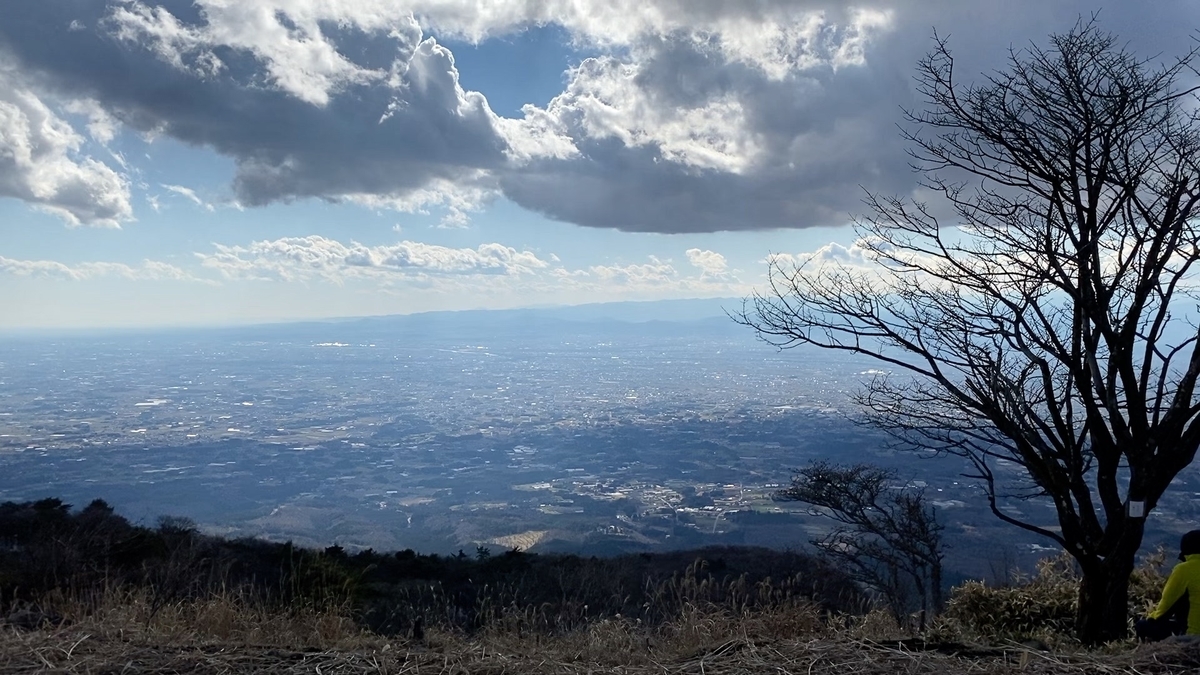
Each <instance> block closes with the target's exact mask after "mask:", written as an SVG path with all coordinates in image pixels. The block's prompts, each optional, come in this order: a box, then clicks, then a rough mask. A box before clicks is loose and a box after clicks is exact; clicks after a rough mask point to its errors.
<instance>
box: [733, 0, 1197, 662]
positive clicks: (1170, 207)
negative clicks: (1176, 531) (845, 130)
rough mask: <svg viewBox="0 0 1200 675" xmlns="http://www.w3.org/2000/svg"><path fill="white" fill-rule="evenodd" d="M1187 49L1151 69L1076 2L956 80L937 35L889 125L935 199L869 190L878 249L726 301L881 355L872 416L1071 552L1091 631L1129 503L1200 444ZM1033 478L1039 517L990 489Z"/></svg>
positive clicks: (784, 264) (822, 343)
mask: <svg viewBox="0 0 1200 675" xmlns="http://www.w3.org/2000/svg"><path fill="white" fill-rule="evenodd" d="M1195 56H1196V51H1195V50H1193V51H1192V52H1190V53H1188V54H1186V55H1184V56H1183V57H1182V58H1179V59H1177V60H1175V61H1172V62H1170V63H1167V64H1166V65H1155V64H1153V63H1151V62H1150V61H1147V60H1142V59H1139V58H1137V57H1135V56H1134V55H1132V54H1130V53H1129V52H1128V51H1127V50H1126V49H1125V48H1124V47H1122V46H1121V45H1120V44H1118V42H1117V39H1116V38H1115V37H1114V36H1112V35H1111V34H1108V33H1105V32H1103V31H1101V30H1099V29H1098V28H1097V27H1096V26H1095V24H1094V21H1092V22H1086V21H1081V22H1080V23H1079V24H1077V25H1076V26H1075V27H1074V28H1073V29H1072V30H1071V31H1069V32H1067V33H1065V34H1060V35H1053V36H1051V37H1050V41H1049V45H1048V46H1046V47H1039V46H1031V47H1030V48H1028V49H1025V50H1020V51H1012V52H1010V55H1009V61H1008V66H1007V68H1006V69H1005V70H1004V71H1002V72H998V73H994V74H992V75H990V76H986V77H984V78H983V79H982V80H981V81H980V82H979V83H976V84H962V83H960V82H959V81H958V80H957V79H956V73H955V72H954V59H953V58H952V56H951V53H950V51H949V49H948V48H947V45H946V43H945V41H944V40H941V39H938V38H936V37H935V47H934V49H933V51H932V52H931V53H930V54H929V55H928V56H927V57H926V58H924V59H923V60H922V61H921V62H920V63H919V65H918V68H917V75H916V80H917V83H918V90H919V92H920V93H921V95H922V96H923V97H924V99H925V106H924V108H923V109H920V110H913V111H906V116H907V119H908V121H909V123H910V125H911V126H910V127H909V130H908V131H906V132H904V133H905V137H906V138H907V140H908V141H909V142H910V143H911V149H910V154H911V156H912V160H913V167H914V169H915V170H917V171H918V172H919V173H920V176H921V179H922V180H921V183H922V186H923V188H925V191H926V193H928V194H930V195H932V197H933V199H935V200H936V201H933V202H926V201H916V200H913V199H907V198H901V197H886V196H879V195H874V194H871V195H868V197H867V200H866V203H867V205H868V207H869V212H868V214H867V215H865V216H862V217H860V218H859V219H857V220H856V225H857V228H858V232H859V235H860V239H859V245H860V246H861V247H863V249H864V251H865V253H866V256H867V258H868V259H870V260H871V261H872V262H873V265H871V266H870V267H861V266H860V267H853V266H850V265H848V264H820V263H819V261H817V260H815V259H814V260H809V261H807V262H804V261H800V262H795V261H788V260H785V259H784V258H781V257H777V258H775V259H774V260H773V262H772V263H771V265H770V285H769V288H768V290H766V291H765V292H762V293H758V294H756V295H754V296H753V297H752V298H749V299H748V300H747V301H746V304H745V305H744V306H743V308H742V311H741V313H740V315H739V316H737V317H735V319H736V320H738V321H740V322H741V323H744V324H747V325H749V326H751V327H753V328H754V329H756V331H757V332H758V335H759V336H760V337H761V338H763V339H764V340H766V341H767V342H770V343H772V344H774V345H776V346H778V347H781V348H784V347H792V346H796V345H816V346H818V347H824V348H828V349H834V350H843V351H847V352H853V353H856V354H861V355H865V356H868V357H871V358H873V359H876V360H877V361H879V362H882V363H884V364H887V365H888V367H889V368H890V369H891V371H892V375H890V376H883V377H878V378H876V379H875V380H874V381H872V382H870V383H869V384H867V385H866V387H865V389H864V390H863V391H862V392H861V393H860V396H859V398H860V401H861V403H862V404H863V405H864V406H865V410H866V411H867V414H868V418H869V420H870V421H871V422H872V423H874V424H876V425H878V426H879V427H880V428H882V429H884V430H887V431H888V432H890V433H891V434H892V435H893V436H894V438H895V439H896V440H897V441H898V442H900V443H902V444H907V445H909V446H911V447H920V448H927V449H932V450H935V451H938V452H941V453H946V454H950V455H958V456H961V457H964V458H966V459H967V460H968V461H969V463H970V465H971V466H973V467H974V474H973V475H974V476H975V477H976V478H978V480H979V481H980V483H981V485H982V487H983V490H984V492H985V494H986V498H987V500H988V503H989V504H990V505H991V510H992V512H993V513H994V514H995V515H996V516H997V517H998V518H1000V519H1002V520H1004V521H1006V522H1008V523H1011V524H1013V525H1016V526H1018V527H1021V528H1024V529H1026V530H1029V531H1031V532H1036V533H1037V534H1040V535H1042V536H1044V537H1046V538H1048V539H1051V540H1053V541H1055V542H1057V543H1058V544H1059V545H1061V546H1062V547H1063V548H1064V549H1065V550H1066V551H1067V552H1069V553H1070V554H1071V555H1072V556H1074V558H1075V560H1076V561H1078V564H1079V566H1080V568H1081V572H1082V582H1081V587H1080V593H1079V614H1078V621H1077V630H1078V636H1079V637H1080V639H1081V640H1083V641H1084V642H1085V643H1088V644H1095V643H1098V642H1102V641H1107V640H1111V639H1117V638H1121V637H1123V636H1125V635H1126V633H1127V627H1126V622H1127V611H1128V610H1127V606H1126V605H1127V598H1128V579H1129V573H1130V571H1131V570H1132V569H1133V564H1134V557H1135V555H1136V553H1137V551H1138V548H1139V547H1140V545H1141V543H1142V535H1143V530H1144V527H1145V520H1144V517H1143V516H1144V515H1145V514H1146V513H1148V512H1149V511H1150V510H1151V509H1153V508H1154V507H1155V505H1156V504H1157V503H1158V501H1159V499H1160V498H1161V497H1162V495H1163V493H1164V491H1165V490H1166V489H1167V486H1168V485H1169V484H1170V483H1171V480H1172V479H1173V478H1174V477H1175V476H1176V474H1178V473H1179V471H1180V470H1182V469H1183V468H1184V467H1186V466H1188V465H1189V464H1190V463H1191V462H1192V460H1193V458H1194V457H1195V454H1196V449H1197V446H1198V445H1200V416H1198V413H1200V405H1198V400H1197V396H1196V380H1197V377H1198V376H1200V343H1198V342H1197V331H1196V328H1195V326H1194V324H1190V323H1189V324H1188V325H1183V324H1184V321H1183V319H1182V318H1181V317H1179V316H1177V314H1178V313H1179V312H1180V308H1179V305H1180V304H1181V303H1183V302H1188V307H1187V310H1193V309H1194V308H1195V305H1194V304H1192V303H1191V302H1190V301H1194V300H1195V298H1196V293H1195V286H1194V280H1193V278H1192V274H1191V272H1192V268H1193V265H1194V264H1195V263H1196V261H1197V260H1198V259H1200V249H1198V244H1200V242H1198V241H1197V240H1198V234H1200V233H1198V231H1197V227H1196V223H1195V221H1194V218H1195V216H1196V213H1195V211H1196V204H1197V199H1200V166H1198V159H1200V134H1198V133H1197V132H1198V125H1197V113H1196V112H1195V111H1196V107H1195V103H1196V101H1195V95H1194V94H1195V91H1196V88H1195V87H1192V86H1186V87H1185V86H1181V85H1180V82H1181V81H1182V80H1183V76H1185V75H1186V76H1191V75H1193V74H1195V72H1196V71H1195V69H1194V68H1193V67H1192V62H1193V60H1194V58H1195ZM943 221H947V222H943ZM949 221H953V222H949ZM1173 311H1174V312H1175V314H1176V315H1173V313H1172V312H1173ZM1176 335H1177V337H1174V336H1176ZM1039 496H1041V497H1047V498H1049V500H1052V501H1053V505H1054V508H1055V513H1056V515H1057V521H1058V522H1057V524H1056V525H1055V524H1051V523H1047V522H1044V521H1040V520H1038V519H1036V518H1035V517H1029V518H1023V517H1018V516H1014V515H1010V514H1008V513H1006V512H1005V511H1002V510H1001V509H1000V508H999V506H1000V505H1001V503H1002V502H1003V501H1004V500H1006V499H1011V498H1014V497H1016V498H1028V497H1039Z"/></svg>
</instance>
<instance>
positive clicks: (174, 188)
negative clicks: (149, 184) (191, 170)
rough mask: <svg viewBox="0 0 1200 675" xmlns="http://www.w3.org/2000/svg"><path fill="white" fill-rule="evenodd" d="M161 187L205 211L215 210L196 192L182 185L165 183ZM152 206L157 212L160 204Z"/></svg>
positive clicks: (153, 203) (154, 203) (152, 203)
mask: <svg viewBox="0 0 1200 675" xmlns="http://www.w3.org/2000/svg"><path fill="white" fill-rule="evenodd" d="M161 185H162V188H163V189H165V190H167V191H170V192H174V193H175V194H177V195H180V196H182V197H183V198H184V199H187V200H188V201H190V202H191V203H193V204H195V205H196V206H199V207H201V208H203V209H204V210H205V211H213V210H214V208H215V207H214V206H213V205H212V204H210V203H208V202H206V201H204V200H203V199H201V198H200V196H199V195H197V194H196V191H195V190H193V189H191V188H189V187H184V186H182V185H167V184H165V183H163V184H161ZM151 205H152V206H153V208H154V210H155V211H157V210H158V204H157V203H156V202H151Z"/></svg>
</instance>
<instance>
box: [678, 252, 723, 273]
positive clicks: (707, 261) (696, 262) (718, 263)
mask: <svg viewBox="0 0 1200 675" xmlns="http://www.w3.org/2000/svg"><path fill="white" fill-rule="evenodd" d="M684 253H685V255H687V258H688V262H690V263H691V264H692V266H693V267H697V268H699V269H700V271H701V272H702V273H703V274H704V276H706V277H724V276H726V275H728V274H729V263H728V262H727V261H726V260H725V256H723V255H721V254H720V253H717V252H716V251H708V250H702V249H698V248H689V249H688V250H687V251H685V252H684Z"/></svg>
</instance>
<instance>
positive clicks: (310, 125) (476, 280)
mask: <svg viewBox="0 0 1200 675" xmlns="http://www.w3.org/2000/svg"><path fill="white" fill-rule="evenodd" d="M1097 9H1100V7H1099V6H1098V5H1095V4H1094V3H1083V2H1074V1H1067V0H1063V1H1062V2H1056V3H1046V2H1041V1H1038V2H1035V1H1033V0H1013V1H1010V2H991V1H984V0H980V1H978V2H952V1H951V0H921V1H916V0H898V1H895V2H862V3H858V4H852V3H851V4H847V3H840V2H839V3H833V2H822V1H818V0H795V1H789V0H779V1H777V2H759V1H752V0H744V1H743V0H729V1H725V2H717V1H716V0H640V1H637V2H634V1H633V0H607V1H604V2H601V1H599V0H596V1H594V2H593V1H588V0H577V1H572V2H567V1H566V0H561V1H558V0H546V1H545V2H541V3H528V2H520V1H517V0H491V1H489V2H480V1H478V0H476V1H474V2H471V1H468V0H425V1H403V0H346V1H345V2H328V1H326V0H239V1H238V2H230V1H228V0H196V1H195V2H192V1H191V0H153V1H152V0H145V1H140V0H109V1H108V2H98V1H92V0H64V1H62V2H54V3H42V2H37V3H17V2H12V3H4V4H3V6H0V316H2V317H3V319H0V329H4V328H32V327H55V328H60V327H66V328H86V327H113V326H129V327H133V326H150V325H207V324H225V323H245V322H255V321H279V320H287V319H301V318H320V317H336V316H361V315H371V314H391V313H406V312H414V311H427V310H435V309H466V308H488V307H496V308H499V307H518V306H541V305H554V304H576V303H584V302H598V301H614V300H649V299H658V298H685V297H736V296H743V295H745V294H747V293H749V292H750V291H751V290H752V289H753V288H755V287H756V286H757V285H760V284H762V283H763V281H764V274H765V272H766V264H765V262H764V259H765V258H766V256H768V255H769V254H771V253H786V254H790V255H794V256H805V255H814V254H820V253H822V252H824V253H826V254H834V255H852V254H853V251H854V248H853V242H854V238H855V236H854V232H853V229H852V228H851V227H849V225H848V224H849V223H850V220H851V214H853V213H854V212H856V211H858V210H861V205H860V200H861V198H862V195H863V190H871V191H876V192H882V193H885V194H900V195H908V194H914V190H915V189H916V186H915V181H914V176H913V175H912V173H911V171H909V170H908V167H907V164H906V157H905V155H904V146H903V143H902V141H901V139H900V137H899V134H898V133H897V129H896V125H897V124H898V123H900V122H901V115H900V109H901V107H902V106H914V105H920V101H919V99H917V98H916V95H915V94H914V92H913V91H912V80H911V73H912V66H913V64H914V63H915V61H916V60H917V59H918V58H919V57H920V56H921V54H922V53H923V52H925V51H926V50H927V49H928V48H929V46H930V36H931V35H932V32H933V30H934V29H935V28H936V29H937V31H938V32H939V34H942V35H947V36H948V37H949V39H950V47H951V49H952V51H953V52H954V53H955V55H956V58H958V59H960V61H961V64H962V67H961V68H960V69H959V71H958V72H960V73H964V74H965V75H964V76H963V77H964V78H968V79H969V78H970V77H976V76H977V74H978V73H981V72H985V71H987V70H990V69H994V68H998V67H1002V66H1003V61H1004V58H1005V54H1006V50H1007V49H1008V48H1009V47H1010V46H1016V47H1017V48H1019V47H1020V46H1022V45H1025V44H1028V43H1029V41H1031V40H1034V41H1039V42H1040V41H1043V40H1044V37H1045V35H1046V34H1048V33H1050V32H1053V31H1064V30H1067V29H1069V28H1070V26H1071V25H1072V24H1073V23H1074V22H1075V21H1076V20H1077V18H1078V17H1080V16H1081V15H1085V16H1086V15H1091V14H1092V13H1093V12H1094V11H1096V10H1097ZM1198 13H1200V10H1198V9H1197V8H1196V5H1195V4H1194V3H1190V2H1184V1H1182V0H1178V1H1169V0H1168V1H1163V2H1155V3H1140V2H1133V1H1132V0H1128V1H1126V2H1120V3H1115V4H1113V3H1110V4H1108V5H1106V6H1104V7H1103V9H1102V10H1101V12H1100V14H1099V19H1100V23H1101V26H1102V27H1103V28H1106V29H1110V30H1114V31H1117V32H1118V33H1119V34H1120V35H1121V37H1122V38H1123V39H1126V40H1128V41H1129V44H1130V47H1131V48H1132V49H1134V50H1135V51H1137V52H1138V53H1141V54H1145V55H1147V56H1151V57H1155V58H1158V57H1159V56H1158V55H1162V58H1167V57H1169V56H1170V55H1172V54H1180V53H1182V51H1183V50H1185V49H1187V48H1189V47H1190V46H1191V45H1192V42H1191V38H1192V34H1193V31H1194V29H1195V26H1197V25H1200V24H1198V23H1197V21H1196V19H1197V18H1198V17H1197V14H1198Z"/></svg>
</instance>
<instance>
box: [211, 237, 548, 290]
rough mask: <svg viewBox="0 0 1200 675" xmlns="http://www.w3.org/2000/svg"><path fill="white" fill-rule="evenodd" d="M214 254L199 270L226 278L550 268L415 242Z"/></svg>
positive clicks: (487, 249)
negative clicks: (211, 270)
mask: <svg viewBox="0 0 1200 675" xmlns="http://www.w3.org/2000/svg"><path fill="white" fill-rule="evenodd" d="M215 246H216V252H215V253H209V254H205V253H198V254H196V255H197V257H198V258H199V259H200V262H201V264H202V265H204V266H205V267H207V268H210V269H213V270H216V271H218V272H220V273H221V274H222V275H224V276H226V277H229V278H250V279H277V280H282V281H303V280H307V279H314V278H321V279H325V280H329V281H334V282H340V281H343V280H346V279H350V278H361V277H367V276H378V275H386V276H397V277H409V278H411V277H425V276H429V275H501V276H503V275H522V274H530V273H533V272H534V271H536V270H539V269H543V268H545V267H547V266H548V263H546V262H545V261H543V260H541V259H540V258H538V256H537V255H536V254H534V253H532V252H530V251H518V250H516V249H514V248H511V247H508V246H504V245H501V244H495V243H491V244H482V245H480V246H478V247H477V248H449V247H445V246H438V245H435V244H425V243H421V242H415V241H402V242H400V243H398V244H391V245H381V246H364V245H363V244H359V243H356V242H351V243H350V244H343V243H341V242H339V241H336V240H333V239H328V238H326V237H322V236H319V235H311V236H307V237H286V238H283V239H276V240H273V241H256V242H254V243H252V244H250V245H249V246H226V245H222V244H216V245H215Z"/></svg>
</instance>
